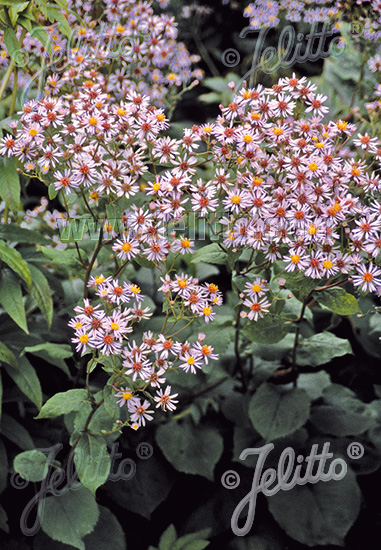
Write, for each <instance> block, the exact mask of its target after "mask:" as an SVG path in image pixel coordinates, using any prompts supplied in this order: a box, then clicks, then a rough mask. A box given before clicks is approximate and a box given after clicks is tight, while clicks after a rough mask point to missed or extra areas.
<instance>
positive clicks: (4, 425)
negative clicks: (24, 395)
mask: <svg viewBox="0 0 381 550" xmlns="http://www.w3.org/2000/svg"><path fill="white" fill-rule="evenodd" d="M0 432H1V434H2V435H3V436H4V437H6V438H7V439H9V441H12V443H14V444H15V445H17V446H18V447H20V449H23V450H25V451H29V450H30V449H34V443H33V441H32V438H31V437H30V435H29V433H28V432H27V430H26V429H25V428H24V426H22V425H21V424H19V422H17V420H15V419H14V418H12V417H11V416H9V415H7V414H5V413H3V415H2V418H1V425H0Z"/></svg>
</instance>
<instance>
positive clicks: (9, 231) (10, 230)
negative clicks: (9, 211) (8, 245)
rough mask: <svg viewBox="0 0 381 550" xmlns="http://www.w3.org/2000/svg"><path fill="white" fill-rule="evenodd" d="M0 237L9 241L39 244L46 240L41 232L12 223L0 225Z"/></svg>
mask: <svg viewBox="0 0 381 550" xmlns="http://www.w3.org/2000/svg"><path fill="white" fill-rule="evenodd" d="M0 238H1V239H4V240H6V241H10V242H17V243H28V244H41V243H44V242H46V240H47V239H46V237H45V236H44V235H43V234H42V233H39V232H38V231H32V230H31V229H25V228H24V227H20V226H19V225H15V224H14V223H8V224H2V225H0Z"/></svg>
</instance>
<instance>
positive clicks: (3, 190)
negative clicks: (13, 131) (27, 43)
mask: <svg viewBox="0 0 381 550" xmlns="http://www.w3.org/2000/svg"><path fill="white" fill-rule="evenodd" d="M7 30H9V29H7ZM5 32H6V31H5ZM17 44H18V43H17ZM20 193H21V187H20V178H19V175H18V172H17V170H16V165H15V163H14V160H13V158H8V157H5V156H4V157H3V158H2V159H0V197H1V198H2V199H3V200H4V201H5V203H6V204H7V205H8V206H9V208H10V209H11V210H15V211H17V210H19V209H20Z"/></svg>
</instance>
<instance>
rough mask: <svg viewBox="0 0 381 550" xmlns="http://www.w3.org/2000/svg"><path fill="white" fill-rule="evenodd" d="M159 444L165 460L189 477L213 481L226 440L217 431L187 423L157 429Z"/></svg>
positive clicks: (170, 423) (171, 424)
mask: <svg viewBox="0 0 381 550" xmlns="http://www.w3.org/2000/svg"><path fill="white" fill-rule="evenodd" d="M156 441H157V443H158V445H159V447H160V449H161V450H162V452H163V454H164V456H165V458H166V459H167V460H168V461H169V462H170V463H171V464H172V466H174V467H175V468H176V470H178V471H179V472H184V473H186V474H194V475H200V476H204V477H206V478H207V479H210V480H211V481H212V480H213V471H214V467H215V465H216V464H217V462H218V461H219V459H220V458H221V454H222V450H223V439H222V437H221V435H220V434H219V433H218V432H217V430H215V429H213V428H209V427H207V426H201V425H200V424H199V425H198V426H197V427H195V426H193V424H192V423H191V422H190V421H188V420H186V421H184V422H183V423H182V424H180V423H174V422H169V423H168V424H163V425H161V426H159V427H158V428H157V431H156Z"/></svg>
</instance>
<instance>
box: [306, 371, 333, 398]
mask: <svg viewBox="0 0 381 550" xmlns="http://www.w3.org/2000/svg"><path fill="white" fill-rule="evenodd" d="M331 384H332V382H331V378H330V376H329V374H327V373H326V372H325V371H324V370H321V371H319V372H309V373H306V374H299V376H298V388H301V389H302V390H306V392H307V393H308V395H309V396H310V397H311V399H312V400H315V399H319V397H321V395H322V393H323V390H324V389H325V388H327V387H328V386H330V385H331Z"/></svg>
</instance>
